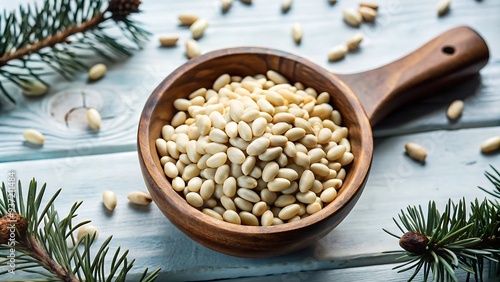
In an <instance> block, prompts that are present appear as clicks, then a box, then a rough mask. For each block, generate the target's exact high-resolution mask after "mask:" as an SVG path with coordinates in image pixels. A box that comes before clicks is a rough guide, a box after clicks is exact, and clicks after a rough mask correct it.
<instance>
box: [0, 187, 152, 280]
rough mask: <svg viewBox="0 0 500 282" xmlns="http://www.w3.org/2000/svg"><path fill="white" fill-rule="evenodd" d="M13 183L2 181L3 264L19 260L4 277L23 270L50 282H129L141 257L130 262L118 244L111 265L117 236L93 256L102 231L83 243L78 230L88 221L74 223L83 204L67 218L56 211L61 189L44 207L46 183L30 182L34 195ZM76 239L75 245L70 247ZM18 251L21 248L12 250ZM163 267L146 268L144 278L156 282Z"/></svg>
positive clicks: (0, 239) (75, 206) (0, 228)
mask: <svg viewBox="0 0 500 282" xmlns="http://www.w3.org/2000/svg"><path fill="white" fill-rule="evenodd" d="M15 186H16V185H15V183H14V182H11V181H9V182H8V186H7V187H6V185H5V183H2V191H1V192H2V195H1V196H2V197H1V200H0V215H1V216H3V217H1V218H0V254H1V258H5V259H2V260H0V264H2V265H5V264H7V265H9V263H10V259H11V258H14V261H15V264H13V265H9V267H10V268H9V269H7V270H4V271H2V272H0V275H4V274H8V273H11V272H18V271H23V272H26V273H32V274H36V275H37V276H41V277H43V279H44V281H68V282H75V281H112V279H113V281H125V279H126V277H127V273H128V272H129V271H130V270H131V269H132V267H133V265H134V262H135V260H132V261H128V259H127V255H128V251H125V252H121V251H120V248H118V249H117V250H116V251H115V253H114V254H113V259H112V261H111V264H110V266H109V269H106V268H107V267H106V265H105V262H106V261H107V260H106V258H107V254H108V252H109V244H110V242H111V239H112V237H109V238H107V239H106V240H105V241H104V243H103V244H102V245H101V246H100V248H99V250H98V251H97V252H96V253H95V255H91V246H92V245H93V243H94V241H95V239H96V234H93V235H86V236H84V237H83V238H82V239H80V240H79V241H78V240H76V239H75V237H74V235H73V234H74V232H75V231H76V230H77V229H78V228H80V227H82V226H84V225H85V224H88V223H89V221H85V222H80V223H78V224H76V225H74V226H73V223H72V221H73V219H74V218H75V217H76V211H77V210H78V208H79V207H80V205H81V204H82V202H78V203H75V204H73V206H72V207H71V209H70V211H69V213H68V215H67V216H66V217H64V218H63V219H62V220H60V219H59V214H58V212H57V211H56V209H55V206H54V201H55V200H56V198H57V196H58V195H59V193H60V192H61V190H58V191H57V192H56V193H55V194H54V195H53V196H52V197H51V198H50V199H49V201H48V202H47V204H45V205H42V201H43V196H44V194H45V187H46V185H45V184H44V185H43V186H42V187H41V189H40V190H39V191H38V187H37V183H36V181H35V180H34V179H33V180H32V181H31V182H30V185H29V189H28V194H27V196H26V197H24V196H23V190H22V187H21V183H20V182H19V183H18V185H17V188H16V187H15ZM67 240H70V241H71V242H72V244H73V245H74V247H73V248H72V249H71V248H69V247H68V245H67ZM12 250H15V252H12ZM158 271H159V269H157V270H155V271H153V272H152V273H150V274H148V269H146V270H145V271H144V272H143V274H142V277H141V279H140V280H139V281H142V282H151V281H154V280H155V279H156V277H157V273H158Z"/></svg>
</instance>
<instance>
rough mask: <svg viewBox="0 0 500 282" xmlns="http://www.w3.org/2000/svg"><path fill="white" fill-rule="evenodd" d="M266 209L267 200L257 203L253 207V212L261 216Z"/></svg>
mask: <svg viewBox="0 0 500 282" xmlns="http://www.w3.org/2000/svg"><path fill="white" fill-rule="evenodd" d="M266 210H267V204H266V202H258V203H255V205H254V206H253V207H252V213H253V214H254V215H255V216H261V215H263V214H264V212H266Z"/></svg>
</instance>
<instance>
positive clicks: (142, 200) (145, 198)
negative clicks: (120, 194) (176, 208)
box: [127, 191, 153, 206]
mask: <svg viewBox="0 0 500 282" xmlns="http://www.w3.org/2000/svg"><path fill="white" fill-rule="evenodd" d="M127 199H129V201H130V202H131V203H133V204H136V205H143V206H146V205H149V204H151V202H152V201H153V199H152V198H151V196H150V195H149V194H148V193H144V192H141V191H134V192H130V193H129V194H128V196H127Z"/></svg>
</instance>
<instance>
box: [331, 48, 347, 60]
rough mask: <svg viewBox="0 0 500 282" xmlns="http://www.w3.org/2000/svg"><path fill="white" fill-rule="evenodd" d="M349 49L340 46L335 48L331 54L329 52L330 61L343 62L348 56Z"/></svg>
mask: <svg viewBox="0 0 500 282" xmlns="http://www.w3.org/2000/svg"><path fill="white" fill-rule="evenodd" d="M347 51H348V48H347V46H346V45H344V44H342V45H338V46H335V47H333V48H332V49H331V50H330V52H328V61H330V62H335V61H339V60H342V59H343V58H344V57H345V55H346V54H347Z"/></svg>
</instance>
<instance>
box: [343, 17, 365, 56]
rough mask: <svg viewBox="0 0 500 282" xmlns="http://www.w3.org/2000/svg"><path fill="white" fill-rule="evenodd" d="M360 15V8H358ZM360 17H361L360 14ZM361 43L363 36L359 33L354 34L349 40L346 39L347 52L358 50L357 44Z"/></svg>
mask: <svg viewBox="0 0 500 282" xmlns="http://www.w3.org/2000/svg"><path fill="white" fill-rule="evenodd" d="M360 13H361V8H360ZM361 15H363V14H362V13H361ZM361 41H363V34H361V33H356V34H354V35H353V36H352V37H350V38H349V39H347V42H346V46H347V49H349V51H354V50H356V49H358V48H359V44H361Z"/></svg>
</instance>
